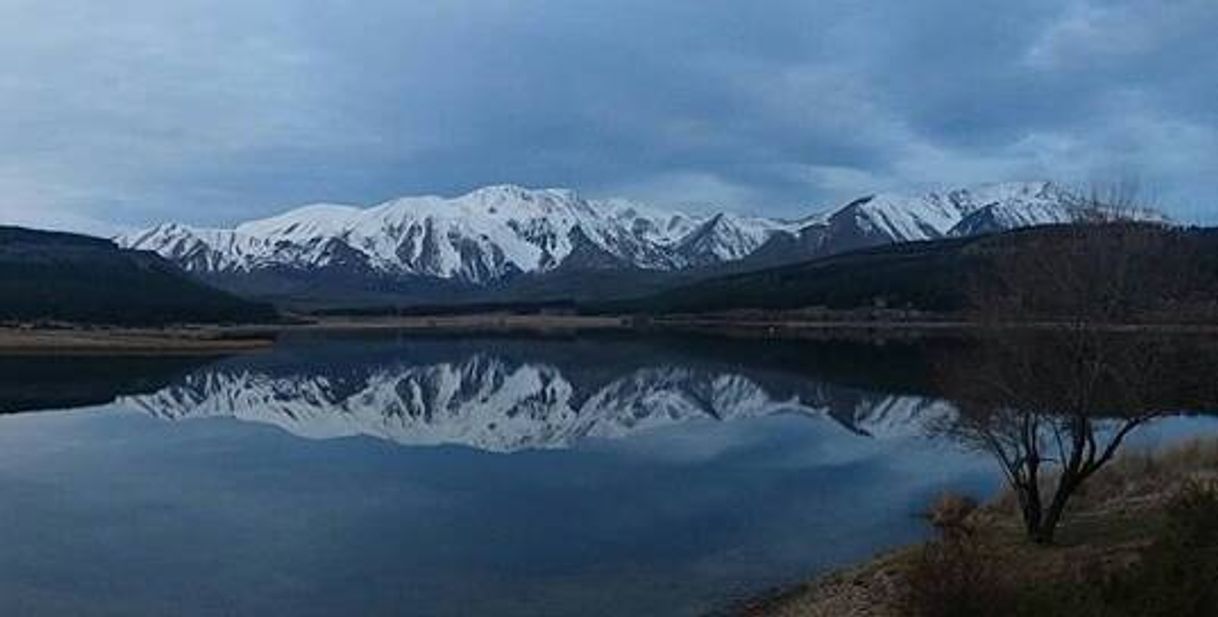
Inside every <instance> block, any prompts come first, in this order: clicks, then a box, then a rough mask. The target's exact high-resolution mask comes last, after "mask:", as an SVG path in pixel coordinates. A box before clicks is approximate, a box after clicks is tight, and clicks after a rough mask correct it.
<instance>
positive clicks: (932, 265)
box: [589, 226, 1218, 313]
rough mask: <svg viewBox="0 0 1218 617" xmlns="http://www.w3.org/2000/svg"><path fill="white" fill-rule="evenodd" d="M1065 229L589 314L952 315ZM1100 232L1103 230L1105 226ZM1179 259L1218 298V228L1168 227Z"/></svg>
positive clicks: (955, 241)
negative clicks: (1013, 262)
mask: <svg viewBox="0 0 1218 617" xmlns="http://www.w3.org/2000/svg"><path fill="white" fill-rule="evenodd" d="M1070 229H1071V228H1070V227H1068V226H1043V227H1036V228H1027V229H1019V230H1015V231H1009V232H1004V233H998V234H989V235H982V236H974V237H965V238H950V239H941V240H928V241H922V242H910V243H904V244H895V245H890V246H884V247H876V248H870V249H863V250H858V251H853V252H848V253H844V254H841V255H835V256H831V257H825V258H821V259H814V260H810V261H806V262H803V263H798V264H792V265H785V266H779V267H774V268H767V269H762V270H758V271H754V272H745V273H740V274H732V275H728V276H722V277H716V278H711V279H707V280H703V281H699V282H695V283H692V284H688V285H683V286H679V287H675V288H673V289H670V290H666V291H663V292H661V293H658V294H654V295H649V296H645V297H641V298H638V299H634V300H628V301H621V302H609V303H601V304H597V305H594V306H590V307H589V308H590V309H591V310H592V312H645V313H703V312H714V311H728V310H736V309H763V310H790V309H800V308H808V307H824V308H829V309H839V310H850V309H859V308H875V307H887V308H898V309H899V308H911V309H916V310H922V311H935V312H953V311H962V310H966V309H968V308H970V306H971V301H972V299H971V298H970V295H971V293H972V290H973V289H975V287H976V285H977V284H979V283H982V282H984V280H985V279H986V277H988V276H989V275H990V273H991V268H993V267H994V263H995V259H996V258H998V257H999V256H1003V255H1007V256H1009V255H1019V254H1021V253H1028V252H1030V251H1035V250H1041V247H1043V246H1044V245H1045V244H1044V243H1050V244H1052V243H1054V242H1058V241H1060V240H1062V239H1063V238H1064V235H1065V234H1067V233H1069V231H1070ZM1101 233H1103V231H1102V230H1101ZM1161 233H1162V234H1165V235H1170V241H1171V242H1172V243H1173V244H1172V250H1173V253H1174V255H1175V256H1176V259H1177V260H1186V261H1187V263H1182V264H1173V265H1171V266H1169V265H1168V264H1161V266H1160V267H1161V268H1164V269H1169V268H1170V269H1175V270H1176V272H1174V273H1171V274H1168V273H1150V272H1149V271H1146V272H1143V273H1141V274H1140V275H1141V276H1147V277H1149V276H1160V275H1161V276H1168V275H1171V276H1177V275H1180V274H1182V271H1183V270H1185V269H1187V270H1189V271H1190V274H1189V277H1190V280H1189V281H1186V282H1185V283H1184V284H1186V285H1187V286H1188V288H1189V289H1190V292H1189V293H1191V294H1192V295H1193V296H1194V297H1193V299H1194V300H1195V301H1197V302H1202V303H1204V302H1210V303H1213V302H1215V301H1218V229H1181V230H1168V229H1166V228H1165V229H1163V230H1162V232H1161ZM1176 266H1179V267H1176Z"/></svg>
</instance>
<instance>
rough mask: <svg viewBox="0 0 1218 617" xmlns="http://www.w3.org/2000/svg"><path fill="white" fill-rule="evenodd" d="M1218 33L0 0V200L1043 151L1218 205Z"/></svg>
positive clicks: (140, 213) (117, 216)
mask: <svg viewBox="0 0 1218 617" xmlns="http://www.w3.org/2000/svg"><path fill="white" fill-rule="evenodd" d="M1216 31H1218V2H1214V1H1213V0H1147V1H1132V2H1122V1H1098V0H1097V1H1083V0H1075V1H1069V0H1057V1H1039V0H1021V1H1020V2H1010V1H1009V0H1007V1H1003V2H991V1H988V0H978V1H972V2H964V1H958V2H948V1H944V0H923V1H919V2H908V1H905V0H893V1H887V2H885V1H875V2H866V3H864V2H855V1H836V0H821V1H816V2H812V1H808V0H798V1H795V0H791V1H788V0H757V1H754V2H742V1H738V0H733V1H725V0H665V1H663V2H656V1H655V0H613V1H611V2H609V1H605V0H428V1H409V0H360V1H359V2H350V1H349V0H312V1H308V2H306V1H303V0H241V1H231V2H228V1H220V0H211V1H205V0H174V1H173V2H164V1H163V0H108V1H106V2H97V1H96V0H0V223H10V224H11V223H17V224H26V225H35V226H41V227H54V228H65V229H75V230H81V231H89V232H94V233H109V232H113V231H117V230H120V229H124V228H132V227H141V226H146V225H149V224H154V223H159V222H164V221H171V220H172V221H180V222H186V223H190V224H196V225H212V226H226V225H231V224H233V223H235V222H238V221H241V220H246V219H250V218H254V217H260V216H267V215H271V214H274V213H278V212H281V211H283V210H285V209H287V208H289V207H293V206H297V205H301V204H304V203H310V202H321V201H327V202H339V203H353V204H365V205H370V204H373V203H377V202H379V201H382V200H385V199H388V198H392V197H397V196H402V195H415V194H440V195H456V194H460V193H463V192H465V191H468V190H471V189H474V188H477V187H479V186H483V185H488V184H500V183H514V184H520V185H524V186H530V187H570V188H574V189H576V190H578V191H579V192H581V193H582V194H585V195H588V196H593V197H609V196H621V197H627V198H632V199H638V200H642V201H647V202H653V203H655V204H657V205H664V206H673V207H684V208H689V209H693V210H703V211H706V210H711V209H727V210H732V211H737V212H748V213H758V214H767V215H773V216H796V215H804V214H808V213H810V212H812V211H818V210H823V209H825V208H826V207H829V206H832V205H834V204H838V203H841V202H843V201H846V200H848V199H851V198H854V197H857V196H860V195H865V194H868V193H872V192H876V191H885V190H907V191H912V190H923V189H928V188H943V187H952V186H961V185H967V184H973V183H980V182H992V181H1003V180H1025V179H1042V178H1043V179H1054V180H1058V181H1061V182H1065V183H1068V184H1072V185H1078V186H1083V185H1086V186H1093V185H1104V184H1115V183H1122V184H1125V183H1129V182H1131V181H1132V182H1136V183H1137V184H1138V185H1139V186H1140V187H1141V188H1142V195H1143V197H1144V198H1145V199H1146V200H1147V201H1148V202H1151V203H1152V204H1153V205H1157V206H1158V207H1160V208H1162V209H1164V210H1165V211H1167V212H1168V213H1169V215H1171V216H1172V217H1174V218H1176V219H1177V220H1183V221H1188V222H1203V223H1216V224H1218V38H1215V37H1214V32H1216Z"/></svg>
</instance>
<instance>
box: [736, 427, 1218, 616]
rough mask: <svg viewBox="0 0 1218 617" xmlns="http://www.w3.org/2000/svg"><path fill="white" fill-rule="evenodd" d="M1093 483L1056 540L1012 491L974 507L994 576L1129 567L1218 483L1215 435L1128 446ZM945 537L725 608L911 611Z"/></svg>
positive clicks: (1042, 582)
mask: <svg viewBox="0 0 1218 617" xmlns="http://www.w3.org/2000/svg"><path fill="white" fill-rule="evenodd" d="M1090 483H1091V484H1090V485H1089V490H1088V491H1087V492H1084V493H1080V494H1079V495H1077V496H1076V497H1075V504H1074V505H1073V506H1072V509H1071V515H1070V517H1069V518H1068V519H1067V520H1066V521H1065V522H1064V523H1063V525H1062V527H1061V528H1060V530H1059V536H1060V537H1059V539H1058V541H1057V542H1055V543H1053V544H1052V545H1049V546H1037V545H1034V544H1031V543H1029V542H1028V541H1027V540H1026V538H1025V537H1024V535H1023V529H1022V526H1021V522H1020V520H1019V515H1018V512H1017V511H1016V507H1015V505H1014V504H1013V503H1012V501H1011V500H1012V499H1013V497H1011V496H1010V495H1009V494H1008V493H1006V492H1004V493H1003V494H1002V495H999V496H998V497H996V498H994V499H992V500H991V501H989V502H986V503H982V504H979V507H978V508H977V509H976V510H974V511H973V512H972V513H971V514H969V515H968V518H967V519H965V520H966V523H965V525H966V528H967V529H969V530H970V531H969V532H968V535H966V536H964V537H965V538H967V540H966V541H967V542H969V543H970V544H969V545H970V546H972V547H973V550H976V551H979V552H978V553H977V554H979V555H981V556H982V557H981V561H978V562H977V563H978V564H985V563H990V564H999V563H1000V564H1003V566H1001V567H998V568H990V569H988V570H987V572H988V575H989V576H991V577H993V581H991V583H993V582H994V581H997V584H998V585H1000V586H1003V585H1005V586H1006V587H1005V588H1007V589H1008V590H1015V591H1018V590H1019V589H1020V588H1023V589H1032V588H1049V587H1052V586H1053V585H1058V586H1059V588H1061V586H1062V585H1067V586H1073V585H1085V584H1090V583H1094V582H1095V580H1097V579H1087V578H1081V579H1080V578H1079V576H1080V573H1082V574H1085V573H1086V572H1087V571H1086V570H1082V569H1080V566H1079V564H1087V565H1088V567H1093V568H1099V569H1101V570H1103V571H1104V572H1106V573H1107V574H1115V573H1120V572H1127V571H1128V570H1127V568H1128V566H1129V565H1130V564H1136V563H1138V562H1139V561H1140V560H1141V559H1142V556H1143V555H1144V553H1145V550H1146V549H1147V547H1149V546H1151V545H1152V544H1153V542H1154V541H1155V539H1156V538H1157V537H1159V534H1161V532H1162V529H1163V528H1164V521H1165V520H1166V517H1167V516H1168V512H1167V509H1168V504H1169V503H1170V502H1171V500H1172V499H1173V498H1174V497H1175V496H1177V495H1179V494H1180V492H1181V491H1183V490H1187V488H1188V487H1189V486H1193V487H1201V488H1202V490H1206V489H1205V487H1209V488H1208V490H1210V491H1218V437H1212V436H1208V437H1207V436H1195V437H1193V438H1192V439H1188V440H1184V441H1181V442H1179V443H1176V444H1174V445H1171V446H1167V447H1164V448H1158V449H1155V450H1147V451H1137V450H1131V451H1128V452H1125V453H1124V454H1123V455H1122V456H1121V457H1119V458H1117V459H1116V460H1114V461H1113V462H1112V463H1111V464H1110V466H1108V467H1105V468H1104V469H1102V470H1101V471H1100V472H1099V473H1098V474H1097V475H1096V476H1095V477H1093V478H1092V479H1091V480H1090ZM928 525H930V523H929V522H928ZM942 542H943V539H942V536H941V535H936V536H934V537H932V538H930V539H927V540H924V541H922V542H915V543H913V544H908V545H903V546H897V547H894V548H891V549H888V550H884V551H881V552H879V553H876V554H875V555H873V556H871V557H869V558H866V559H864V560H862V561H858V562H854V563H851V564H846V565H844V566H842V567H840V568H836V569H833V570H830V571H828V572H825V573H822V574H820V575H814V576H812V577H810V578H808V579H806V580H803V581H800V582H796V583H792V584H790V585H786V586H780V587H776V588H772V589H769V590H765V591H762V592H760V593H758V594H757V595H755V596H753V597H751V598H746V599H744V600H743V601H741V602H739V603H737V604H735V605H733V606H729V607H727V608H726V609H725V610H724V611H723V614H726V615H739V616H741V617H763V616H765V617H774V616H777V617H821V616H837V615H868V616H871V617H888V616H893V617H895V616H896V615H900V614H904V613H905V611H904V610H903V609H902V606H903V603H904V602H906V601H907V597H908V596H907V594H908V589H909V587H908V586H909V585H910V579H909V578H908V577H909V576H910V573H911V572H912V571H914V570H915V569H917V568H919V567H920V564H923V563H925V561H924V559H925V557H924V555H925V551H926V550H927V548H928V547H931V546H934V545H936V544H940V545H941V544H942ZM1093 573H1094V572H1093ZM1009 597H1014V596H1009ZM906 608H907V607H906Z"/></svg>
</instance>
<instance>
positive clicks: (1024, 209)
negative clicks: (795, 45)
mask: <svg viewBox="0 0 1218 617" xmlns="http://www.w3.org/2000/svg"><path fill="white" fill-rule="evenodd" d="M1077 203H1078V200H1077V199H1075V198H1074V197H1073V196H1072V194H1071V193H1070V192H1069V191H1067V190H1065V189H1063V188H1061V187H1060V186H1058V185H1056V184H1053V183H1051V182H1019V183H1003V184H990V185H983V186H978V187H972V188H964V189H958V190H952V191H946V192H930V193H922V194H897V193H885V194H878V195H872V196H868V197H864V198H860V199H857V200H854V201H852V202H850V203H848V204H846V205H844V206H842V207H839V208H837V209H833V210H830V211H828V212H827V213H824V214H820V215H815V216H810V217H808V218H805V219H800V220H790V221H788V220H778V219H770V218H762V217H753V216H741V215H736V214H731V213H726V212H724V213H719V214H711V215H695V214H686V213H681V212H676V211H670V210H664V209H660V208H655V207H651V206H646V205H642V204H637V203H632V202H627V201H622V200H592V199H586V198H583V197H581V196H579V195H577V194H576V193H574V192H572V191H569V190H562V189H545V190H529V189H524V188H521V187H517V186H492V187H487V188H483V189H479V190H476V191H473V192H471V193H469V194H466V195H462V196H459V197H455V198H441V197H434V196H433V197H407V198H401V199H395V200H392V201H388V202H385V203H383V204H380V205H377V206H373V207H370V208H360V207H355V206H347V205H334V204H317V205H311V206H305V207H303V208H299V209H296V210H292V211H290V212H287V213H285V214H282V215H280V216H275V217H272V218H268V219H263V220H257V221H250V222H247V223H243V224H241V225H238V226H237V227H235V228H233V229H200V228H194V227H188V226H185V225H179V224H165V225H160V226H158V227H154V228H152V229H148V230H144V231H139V232H135V233H130V234H126V235H123V236H120V237H119V238H116V241H117V242H118V243H119V244H120V245H121V246H124V247H128V248H135V249H141V250H149V251H155V252H156V253H158V254H160V255H162V256H164V257H166V258H168V259H170V260H171V261H173V262H175V263H177V264H178V265H179V266H181V267H182V268H184V269H185V270H187V271H188V272H192V273H195V274H196V275H199V276H201V277H204V278H206V279H208V280H210V281H212V282H214V283H217V284H220V285H221V286H225V287H230V288H234V287H235V288H242V287H243V285H242V284H241V283H240V281H246V282H248V281H250V280H255V279H256V280H258V281H259V282H258V283H256V284H255V286H257V285H264V286H265V285H269V283H266V281H265V280H264V279H265V278H266V277H268V276H274V277H281V278H282V277H291V278H293V279H294V280H300V279H301V278H302V277H303V278H305V279H308V278H310V277H327V278H328V279H329V280H343V281H346V282H351V281H357V280H358V281H365V282H371V283H370V284H372V285H374V286H376V287H378V288H385V287H386V286H392V285H395V284H408V283H413V284H417V283H419V282H420V281H425V282H431V283H434V284H448V285H461V286H467V287H487V286H493V285H497V284H502V283H504V282H508V281H511V280H512V279H514V278H516V277H519V276H521V275H526V274H532V275H541V276H544V275H546V274H548V273H555V272H560V271H564V270H567V271H569V270H576V271H578V270H582V269H593V270H604V269H617V270H635V271H640V272H673V271H682V270H690V269H695V268H707V267H713V266H716V265H721V264H726V263H732V262H742V261H746V260H748V259H750V258H760V257H761V256H765V257H766V259H767V261H768V262H769V263H773V262H774V261H791V260H797V259H807V258H812V257H817V256H823V255H827V254H832V253H836V252H840V251H844V250H850V249H854V248H860V247H866V246H875V245H881V244H889V243H896V242H908V241H915V240H928V239H936V238H944V237H951V236H958V235H969V234H977V233H983V232H989V231H999V230H1004V229H1010V228H1014V227H1022V226H1029V225H1039V224H1048V223H1060V222H1066V221H1072V220H1075V219H1077V218H1079V217H1080V216H1081V208H1080V207H1079V206H1077ZM259 277H261V278H259ZM244 287H245V288H246V290H248V287H249V285H244Z"/></svg>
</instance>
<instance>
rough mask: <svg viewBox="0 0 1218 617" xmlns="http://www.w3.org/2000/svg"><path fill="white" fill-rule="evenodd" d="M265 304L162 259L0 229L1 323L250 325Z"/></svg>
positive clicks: (79, 239)
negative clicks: (213, 284) (215, 285)
mask: <svg viewBox="0 0 1218 617" xmlns="http://www.w3.org/2000/svg"><path fill="white" fill-rule="evenodd" d="M273 317H274V311H273V309H272V308H271V307H269V306H266V305H262V304H255V303H252V302H247V301H245V300H241V299H239V298H237V297H234V296H232V295H230V294H228V293H225V292H222V291H219V290H216V289H212V288H209V287H206V286H204V285H202V284H200V283H198V282H196V281H194V280H192V279H191V278H190V277H188V276H186V275H184V274H183V273H182V272H181V271H180V270H179V269H178V268H177V267H176V266H174V265H173V264H172V263H170V262H168V261H166V260H165V259H163V258H161V257H159V256H157V255H155V254H153V253H147V252H142V251H133V250H127V249H120V248H118V247H117V246H115V245H114V243H112V242H110V241H108V240H103V239H100V238H91V237H88V236H81V235H75V234H66V233H54V232H44V231H35V230H31V229H24V228H19V227H0V320H8V321H14V320H15V321H32V320H56V321H76V322H89V323H116V324H164V323H171V322H221V321H253V320H266V319H271V318H273Z"/></svg>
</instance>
